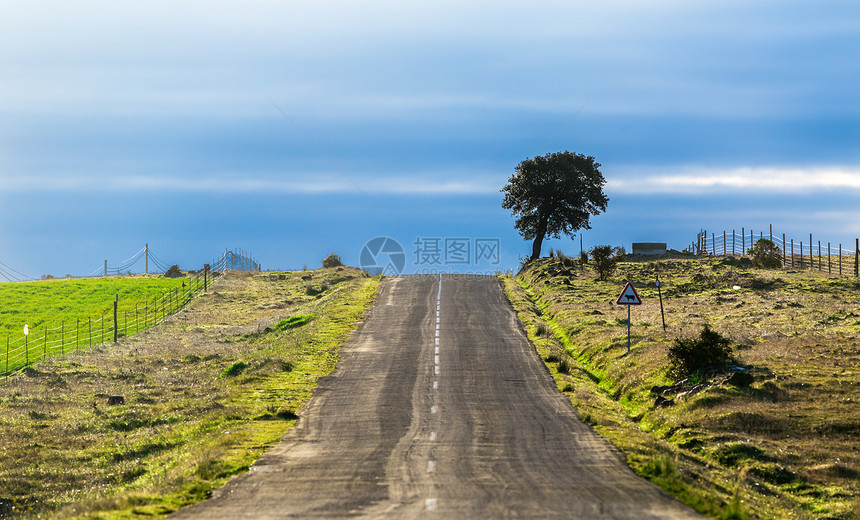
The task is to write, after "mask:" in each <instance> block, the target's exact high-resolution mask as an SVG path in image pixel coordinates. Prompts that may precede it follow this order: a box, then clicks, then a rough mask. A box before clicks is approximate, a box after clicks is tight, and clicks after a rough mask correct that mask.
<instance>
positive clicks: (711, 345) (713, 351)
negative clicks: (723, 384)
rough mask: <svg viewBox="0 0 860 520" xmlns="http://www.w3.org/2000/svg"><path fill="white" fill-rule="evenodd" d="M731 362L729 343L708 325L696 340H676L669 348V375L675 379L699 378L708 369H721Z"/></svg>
mask: <svg viewBox="0 0 860 520" xmlns="http://www.w3.org/2000/svg"><path fill="white" fill-rule="evenodd" d="M732 361H734V358H733V357H732V345H731V341H730V340H729V339H728V338H725V337H723V336H721V335H720V334H719V333H718V332H715V331H713V330H711V328H710V327H709V326H708V325H705V327H704V328H703V329H702V332H701V333H700V334H699V337H698V338H678V339H676V340H675V341H674V343H673V344H672V346H670V347H669V375H670V376H672V377H675V378H676V379H684V378H685V377H689V376H691V375H694V374H697V375H699V376H701V375H702V374H703V372H704V371H705V370H707V369H709V368H722V367H725V366H726V365H727V364H729V363H731V362H732Z"/></svg>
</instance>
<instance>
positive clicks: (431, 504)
mask: <svg viewBox="0 0 860 520" xmlns="http://www.w3.org/2000/svg"><path fill="white" fill-rule="evenodd" d="M441 305H442V275H441V274H440V275H439V290H438V291H437V293H436V336H435V341H434V343H435V344H436V348H435V357H434V359H433V361H434V366H433V373H434V374H436V375H438V374H439V351H440V347H439V330H440V328H441V323H442V318H441V315H440V308H441ZM438 388H439V381H433V389H434V390H437V389H438ZM438 412H439V408H438V407H437V406H436V405H435V404H434V405H432V406H431V407H430V413H432V414H436V413H438ZM430 442H436V432H435V431H432V432H430ZM435 472H436V461H435V460H428V461H427V473H435ZM436 506H437V500H436V499H435V498H428V499H425V500H424V509H425V510H426V511H435V510H436Z"/></svg>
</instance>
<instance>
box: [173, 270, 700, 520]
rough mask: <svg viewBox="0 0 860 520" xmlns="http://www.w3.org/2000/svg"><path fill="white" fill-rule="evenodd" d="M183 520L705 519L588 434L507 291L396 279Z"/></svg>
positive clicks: (450, 279)
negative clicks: (270, 430)
mask: <svg viewBox="0 0 860 520" xmlns="http://www.w3.org/2000/svg"><path fill="white" fill-rule="evenodd" d="M173 518H176V519H183V518H194V519H214V518H219V519H221V518H254V519H269V518H272V519H274V518H398V519H400V518H406V519H409V518H428V519H430V518H444V519H458V518H469V519H471V518H581V519H597V518H612V519H622V518H623V519H637V520H643V519H692V518H697V519H698V518H703V517H701V516H700V515H698V514H696V513H695V512H693V511H692V510H691V509H689V508H687V507H685V506H683V505H681V504H680V503H679V502H677V501H676V500H675V499H673V498H672V497H670V496H668V495H667V494H665V493H664V492H662V491H661V490H659V489H658V488H657V487H656V486H654V485H652V484H650V483H648V482H646V481H644V480H642V479H639V478H638V477H636V476H635V475H634V474H633V473H632V472H631V471H630V469H629V468H628V467H627V466H626V465H625V464H624V463H623V462H622V458H621V456H620V455H619V453H618V452H617V451H616V450H615V449H614V448H613V447H612V446H611V445H609V444H608V443H607V442H606V441H605V440H603V439H602V438H601V437H600V436H598V435H597V434H595V433H594V432H593V431H592V430H591V428H589V427H588V426H586V425H585V424H584V423H583V422H582V421H580V420H579V419H578V418H577V415H576V413H575V412H574V409H573V407H572V405H571V404H570V401H569V400H568V399H567V398H566V397H565V396H564V395H563V394H562V393H561V392H559V391H558V390H557V388H556V386H555V384H554V382H553V380H552V378H551V377H550V375H549V373H548V371H547V370H546V368H545V367H544V365H543V363H542V362H541V360H540V359H539V358H538V356H537V354H536V352H535V350H534V348H533V347H532V346H531V345H530V344H529V342H528V340H527V339H526V338H525V336H524V335H523V332H522V330H521V328H520V326H519V323H518V321H517V318H516V315H515V314H514V312H513V310H512V309H511V307H510V305H509V304H508V302H507V300H506V298H505V296H504V293H503V291H502V289H501V286H500V283H499V281H498V280H497V279H496V278H495V277H490V276H487V277H483V276H477V277H476V276H463V275H460V276H458V275H445V276H442V277H439V276H400V277H391V278H386V280H385V282H384V283H383V285H382V288H381V290H380V294H379V296H378V297H377V300H376V302H375V303H374V306H373V307H372V308H371V310H370V312H369V314H368V317H367V319H365V320H364V322H363V323H362V325H361V326H360V327H359V329H358V330H357V331H356V332H355V333H354V334H353V335H352V336H351V337H350V339H349V340H348V342H347V343H346V345H344V347H343V349H342V350H341V357H340V361H339V363H338V366H337V369H336V370H335V371H334V372H333V373H332V374H331V375H330V376H328V377H325V378H323V379H322V380H321V381H320V384H319V386H318V387H317V389H316V391H315V392H314V396H313V398H312V399H311V401H310V402H309V403H308V405H307V407H306V408H305V409H304V410H303V412H302V413H301V419H300V420H299V421H298V424H297V425H296V426H295V427H294V428H292V429H291V430H290V431H289V432H288V433H287V434H286V435H285V436H284V438H283V439H282V441H281V442H280V443H279V444H278V445H277V446H275V447H274V448H272V449H271V450H269V451H268V452H267V453H266V454H265V455H264V456H263V457H262V458H261V459H260V460H259V461H258V462H257V463H256V464H254V466H253V467H252V468H251V470H250V471H249V472H248V473H247V474H245V475H242V476H240V477H236V478H234V479H232V480H231V481H230V482H229V483H228V484H227V485H226V486H224V488H222V489H221V490H218V491H217V492H216V493H215V494H214V497H213V498H212V499H210V500H207V501H205V502H202V503H200V504H197V505H195V506H191V507H188V508H185V509H183V510H180V511H179V512H177V513H175V514H174V515H173Z"/></svg>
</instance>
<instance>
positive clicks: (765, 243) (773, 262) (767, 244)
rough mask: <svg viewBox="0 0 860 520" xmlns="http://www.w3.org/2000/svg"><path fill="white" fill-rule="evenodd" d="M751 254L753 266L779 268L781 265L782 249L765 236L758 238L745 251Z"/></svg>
mask: <svg viewBox="0 0 860 520" xmlns="http://www.w3.org/2000/svg"><path fill="white" fill-rule="evenodd" d="M747 254H749V255H750V256H752V263H753V266H754V267H760V268H763V269H779V268H780V267H782V251H781V250H780V249H779V248H778V247H777V246H776V244H774V243H773V241H772V240H768V239H767V238H761V239H759V240H758V241H757V242H756V243H755V245H754V246H753V247H752V248H751V249H750V250H749V251H748V252H747Z"/></svg>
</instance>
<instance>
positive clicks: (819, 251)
mask: <svg viewBox="0 0 860 520" xmlns="http://www.w3.org/2000/svg"><path fill="white" fill-rule="evenodd" d="M818 270H819V271H823V269H821V240H819V241H818Z"/></svg>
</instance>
